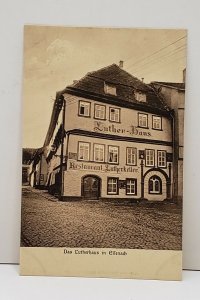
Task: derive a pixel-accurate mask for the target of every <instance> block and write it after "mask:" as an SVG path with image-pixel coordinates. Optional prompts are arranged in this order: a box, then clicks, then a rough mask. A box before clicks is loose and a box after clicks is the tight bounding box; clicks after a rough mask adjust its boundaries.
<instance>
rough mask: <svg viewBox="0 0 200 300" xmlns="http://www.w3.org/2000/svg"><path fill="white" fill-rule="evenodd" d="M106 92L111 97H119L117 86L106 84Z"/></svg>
mask: <svg viewBox="0 0 200 300" xmlns="http://www.w3.org/2000/svg"><path fill="white" fill-rule="evenodd" d="M104 92H105V93H106V94H109V95H113V96H117V91H116V86H114V85H111V84H108V83H105V84H104Z"/></svg>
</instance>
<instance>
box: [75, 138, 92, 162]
mask: <svg viewBox="0 0 200 300" xmlns="http://www.w3.org/2000/svg"><path fill="white" fill-rule="evenodd" d="M81 143H82V144H88V145H89V148H88V160H86V159H80V158H79V152H80V151H79V149H80V144H81ZM77 154H78V155H77V161H90V154H91V143H90V142H84V141H78V149H77Z"/></svg>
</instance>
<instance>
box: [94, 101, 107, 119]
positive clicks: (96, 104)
mask: <svg viewBox="0 0 200 300" xmlns="http://www.w3.org/2000/svg"><path fill="white" fill-rule="evenodd" d="M96 106H102V107H104V109H105V111H104V118H98V117H96ZM94 119H96V120H106V105H103V104H98V103H95V104H94Z"/></svg>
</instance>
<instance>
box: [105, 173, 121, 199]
mask: <svg viewBox="0 0 200 300" xmlns="http://www.w3.org/2000/svg"><path fill="white" fill-rule="evenodd" d="M110 179H115V180H116V181H117V182H116V183H117V189H116V193H113V192H109V191H108V182H109V180H110ZM107 195H119V177H107Z"/></svg>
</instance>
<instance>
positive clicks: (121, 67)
mask: <svg viewBox="0 0 200 300" xmlns="http://www.w3.org/2000/svg"><path fill="white" fill-rule="evenodd" d="M119 67H120V69H123V67H124V62H123V60H120V61H119Z"/></svg>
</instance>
